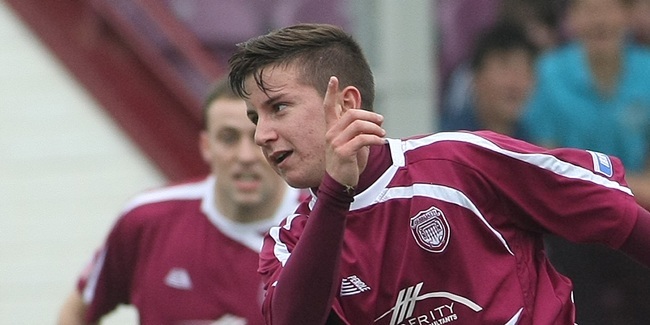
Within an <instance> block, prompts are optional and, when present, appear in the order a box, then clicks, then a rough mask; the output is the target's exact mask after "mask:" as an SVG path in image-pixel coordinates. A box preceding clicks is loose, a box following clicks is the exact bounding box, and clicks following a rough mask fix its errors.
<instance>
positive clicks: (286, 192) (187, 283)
mask: <svg viewBox="0 0 650 325" xmlns="http://www.w3.org/2000/svg"><path fill="white" fill-rule="evenodd" d="M204 118H205V129H204V131H203V132H202V133H201V135H200V141H199V145H200V147H201V152H202V154H203V158H204V160H205V162H206V163H207V164H209V165H210V167H211V170H212V173H211V175H210V176H207V177H206V178H204V179H201V180H198V181H192V182H188V183H183V184H178V185H173V186H169V187H165V188H161V189H156V190H152V191H148V192H145V193H143V194H141V195H139V196H137V197H136V198H135V199H134V200H132V201H131V202H130V203H129V204H128V205H127V206H126V208H125V210H124V212H123V214H122V216H121V217H120V218H119V219H118V221H117V223H116V224H115V225H114V227H113V229H112V231H111V232H110V234H109V236H108V238H107V240H106V242H105V245H104V246H103V247H102V248H101V249H100V250H99V251H98V253H97V255H96V256H95V258H94V259H93V261H92V262H91V263H90V265H89V266H88V268H87V269H86V270H85V271H84V272H83V274H82V275H81V277H80V280H79V284H78V288H77V290H75V291H73V292H72V294H71V295H70V296H69V298H68V299H67V301H66V302H65V304H64V306H63V308H62V310H61V312H60V316H59V322H58V324H60V325H67V324H88V323H95V322H98V321H99V320H100V319H101V318H102V317H103V316H104V315H106V314H107V313H109V312H111V311H112V310H113V309H114V308H115V307H117V306H118V305H119V304H133V305H135V307H136V308H137V310H138V313H139V318H140V323H141V324H154V325H158V324H181V323H182V324H190V323H191V324H199V323H200V324H207V323H210V324H228V325H245V324H247V325H261V324H264V321H263V319H262V314H261V301H262V299H263V297H262V282H261V279H260V276H259V275H258V273H257V265H258V252H259V250H260V249H261V247H262V240H263V236H264V234H265V233H266V232H267V230H268V229H269V228H270V227H271V226H272V225H275V224H277V223H278V222H279V220H281V219H282V218H284V217H286V216H288V215H289V214H291V213H292V212H293V209H294V208H295V207H296V206H297V205H298V200H299V192H298V191H297V190H295V189H292V188H290V187H288V186H287V185H286V184H285V182H284V181H283V180H282V179H281V178H280V177H279V176H278V175H276V174H275V172H274V171H273V170H272V169H271V167H270V166H269V165H268V164H267V163H266V161H265V159H264V156H263V155H262V152H261V150H260V149H259V148H258V147H257V146H256V145H255V143H254V142H253V136H254V133H255V126H254V125H253V123H251V122H250V121H249V120H248V118H247V117H246V105H245V104H244V101H243V100H241V99H240V98H239V97H237V96H236V95H235V94H233V93H232V91H231V90H230V87H229V86H228V84H227V83H226V82H223V81H222V82H221V83H219V84H218V85H217V87H216V88H215V89H214V92H213V93H212V94H211V95H210V96H209V97H208V99H207V100H206V102H205V104H204Z"/></svg>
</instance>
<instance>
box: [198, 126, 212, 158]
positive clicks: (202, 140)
mask: <svg viewBox="0 0 650 325" xmlns="http://www.w3.org/2000/svg"><path fill="white" fill-rule="evenodd" d="M199 150H200V151H201V157H203V161H205V162H206V163H208V164H210V161H211V160H212V151H211V150H210V135H209V134H208V132H207V131H205V130H203V131H201V133H200V134H199Z"/></svg>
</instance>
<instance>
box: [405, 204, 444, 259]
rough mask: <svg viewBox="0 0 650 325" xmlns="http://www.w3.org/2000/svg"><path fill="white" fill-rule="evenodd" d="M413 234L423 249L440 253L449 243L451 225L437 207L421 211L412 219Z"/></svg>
mask: <svg viewBox="0 0 650 325" xmlns="http://www.w3.org/2000/svg"><path fill="white" fill-rule="evenodd" d="M410 225H411V234H413V238H415V242H417V243H418V245H419V246H420V247H422V249H424V250H426V251H429V252H432V253H440V252H442V251H443V250H445V248H446V247H447V244H448V243H449V236H450V232H449V223H447V219H445V215H444V214H443V213H442V211H440V209H438V208H436V207H431V208H429V209H428V210H425V211H420V213H418V214H417V215H416V216H415V217H412V218H411V222H410Z"/></svg>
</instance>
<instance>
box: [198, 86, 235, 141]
mask: <svg viewBox="0 0 650 325" xmlns="http://www.w3.org/2000/svg"><path fill="white" fill-rule="evenodd" d="M210 89H211V90H210V92H209V93H208V95H207V96H206V97H205V99H204V100H203V104H202V106H201V111H202V112H203V129H204V130H207V129H208V110H210V107H211V106H212V103H213V102H214V101H216V100H217V99H222V98H225V99H233V100H235V99H236V100H240V99H241V98H240V97H239V96H238V95H237V94H235V92H233V91H232V88H230V84H229V83H228V78H221V79H218V80H217V81H215V82H214V84H213V85H212V87H211V88H210Z"/></svg>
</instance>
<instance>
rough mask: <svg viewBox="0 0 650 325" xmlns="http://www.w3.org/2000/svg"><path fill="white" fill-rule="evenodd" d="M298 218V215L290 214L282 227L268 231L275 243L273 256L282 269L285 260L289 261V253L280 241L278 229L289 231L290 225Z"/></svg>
mask: <svg viewBox="0 0 650 325" xmlns="http://www.w3.org/2000/svg"><path fill="white" fill-rule="evenodd" d="M298 216H299V215H298V214H292V215H290V216H289V217H288V218H287V221H286V223H285V224H284V226H282V227H271V229H269V236H271V238H273V241H275V245H274V246H273V254H274V255H275V257H276V258H277V259H278V261H280V263H282V267H284V265H285V264H286V263H287V260H289V256H291V253H290V252H289V249H288V248H287V245H286V244H285V243H283V242H282V241H281V240H280V228H284V229H286V230H291V223H292V222H293V220H294V219H295V218H296V217H298Z"/></svg>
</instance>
